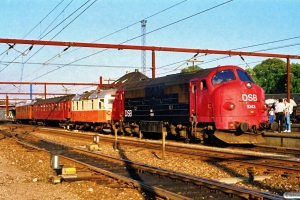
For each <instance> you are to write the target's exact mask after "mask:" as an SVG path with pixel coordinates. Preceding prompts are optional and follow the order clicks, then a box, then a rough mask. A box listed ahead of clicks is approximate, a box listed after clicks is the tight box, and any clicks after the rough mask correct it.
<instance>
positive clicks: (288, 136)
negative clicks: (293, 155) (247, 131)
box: [263, 129, 300, 149]
mask: <svg viewBox="0 0 300 200" xmlns="http://www.w3.org/2000/svg"><path fill="white" fill-rule="evenodd" d="M292 130H293V129H292ZM263 138H264V139H265V143H264V145H266V146H274V147H283V148H293V149H300V132H298V131H294V130H293V132H290V133H286V132H283V133H274V132H265V133H264V135H263Z"/></svg>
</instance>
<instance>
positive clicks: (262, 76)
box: [248, 58, 300, 94]
mask: <svg viewBox="0 0 300 200" xmlns="http://www.w3.org/2000/svg"><path fill="white" fill-rule="evenodd" d="M286 65H287V64H286V62H284V61H282V60H280V59H278V58H269V59H266V60H264V61H263V62H262V63H261V64H258V65H256V66H255V67H254V68H253V72H254V74H251V73H252V72H251V71H250V70H249V71H248V73H249V72H250V73H249V74H251V75H252V76H253V75H254V76H253V78H254V80H255V82H256V83H257V84H258V85H260V86H261V87H262V88H263V89H264V90H265V93H266V94H278V93H286V92H287V74H286ZM299 70H300V64H294V63H292V64H291V65H290V72H291V73H290V75H291V82H290V88H291V92H292V93H299V92H300V71H299Z"/></svg>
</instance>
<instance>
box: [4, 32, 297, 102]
mask: <svg viewBox="0 0 300 200" xmlns="http://www.w3.org/2000/svg"><path fill="white" fill-rule="evenodd" d="M0 43H7V44H29V45H49V46H66V47H89V48H108V49H118V50H123V49H128V50H145V51H152V78H155V69H156V67H155V52H156V51H166V52H182V53H196V54H199V53H203V54H221V55H229V56H233V55H237V56H256V57H272V58H285V59H287V98H288V100H289V99H290V59H300V56H299V55H288V54H275V53H259V52H243V51H230V50H209V49H193V48H175V47H157V46H138V45H124V44H101V43H84V42H62V41H47V40H24V39H9V38H0Z"/></svg>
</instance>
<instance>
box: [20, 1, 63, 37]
mask: <svg viewBox="0 0 300 200" xmlns="http://www.w3.org/2000/svg"><path fill="white" fill-rule="evenodd" d="M63 1H64V0H62V1H61V2H59V3H58V4H57V5H56V6H55V7H54V8H53V9H52V10H51V11H50V12H49V13H48V14H47V15H46V16H45V17H44V18H43V19H42V20H41V21H40V22H39V23H37V24H36V25H35V26H34V27H33V28H32V29H31V30H30V31H29V32H28V33H27V34H26V35H25V36H24V37H23V39H24V38H26V37H27V36H28V35H29V34H30V33H31V32H32V31H33V30H34V29H35V28H36V27H37V26H38V25H39V24H40V23H42V22H43V21H44V20H45V19H46V18H47V17H48V16H49V15H50V14H51V13H52V12H53V11H54V10H55V9H56V8H57V7H58V6H59V5H60V4H61V3H62V2H63Z"/></svg>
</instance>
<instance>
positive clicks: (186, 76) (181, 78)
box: [122, 68, 216, 89]
mask: <svg viewBox="0 0 300 200" xmlns="http://www.w3.org/2000/svg"><path fill="white" fill-rule="evenodd" d="M214 69H216V68H207V69H202V70H199V71H196V72H188V73H177V74H171V75H167V76H163V77H158V78H153V79H151V78H149V79H145V80H140V81H135V82H131V83H126V84H124V85H123V86H122V88H128V89H129V88H135V89H138V88H144V87H145V86H147V85H157V84H165V85H173V84H174V83H176V84H181V83H188V82H189V81H190V80H191V79H193V78H197V77H203V76H207V75H208V73H209V72H211V71H212V70H214Z"/></svg>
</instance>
